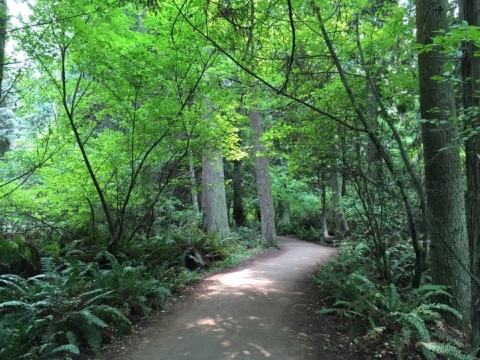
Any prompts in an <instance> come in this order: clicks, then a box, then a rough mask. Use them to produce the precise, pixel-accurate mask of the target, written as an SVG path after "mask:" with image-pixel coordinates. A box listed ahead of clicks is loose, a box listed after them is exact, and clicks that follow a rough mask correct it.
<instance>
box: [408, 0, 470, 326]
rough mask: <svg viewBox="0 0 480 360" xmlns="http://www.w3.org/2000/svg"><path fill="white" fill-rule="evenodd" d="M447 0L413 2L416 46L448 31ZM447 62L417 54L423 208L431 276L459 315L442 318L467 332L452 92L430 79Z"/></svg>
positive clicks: (446, 85) (462, 204) (436, 56)
mask: <svg viewBox="0 0 480 360" xmlns="http://www.w3.org/2000/svg"><path fill="white" fill-rule="evenodd" d="M449 7H450V5H449V3H448V1H447V0H418V2H417V15H416V18H417V37H418V42H419V43H420V44H422V45H427V44H431V43H432V38H433V37H435V36H436V35H437V34H438V33H439V31H441V30H448V19H447V11H448V9H449ZM447 61H448V59H446V57H445V55H442V54H439V53H438V52H436V51H435V50H433V51H428V52H423V53H421V54H419V56H418V69H419V84H420V109H421V115H422V119H424V120H425V122H424V123H423V124H422V136H423V154H424V164H425V165H424V167H425V187H426V193H427V207H428V212H429V225H430V235H431V236H430V239H431V262H432V264H431V265H432V280H433V283H434V284H443V285H446V286H448V287H449V289H450V292H451V293H452V295H453V297H452V298H451V299H444V300H445V301H450V305H451V306H453V307H454V308H455V309H456V310H458V311H459V312H460V313H461V314H462V315H463V319H462V320H459V319H457V318H456V317H454V316H452V315H451V314H448V313H447V314H445V315H446V318H447V321H448V322H449V323H450V324H452V325H456V326H459V327H461V328H462V329H463V330H464V331H468V329H469V323H470V316H471V309H472V307H471V286H470V277H469V274H468V272H467V270H468V269H469V267H470V266H469V253H468V238H467V229H466V222H465V199H464V193H463V189H462V173H461V162H460V148H459V144H458V141H457V140H456V138H457V128H456V125H455V123H454V121H452V120H451V119H452V118H454V117H455V116H456V114H455V102H454V97H453V94H454V91H453V88H452V86H451V84H450V83H449V82H448V81H444V82H443V81H434V80H432V77H433V76H435V75H437V76H438V75H442V74H443V72H444V65H445V63H446V62H447Z"/></svg>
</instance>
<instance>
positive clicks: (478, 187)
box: [459, 0, 480, 345]
mask: <svg viewBox="0 0 480 360" xmlns="http://www.w3.org/2000/svg"><path fill="white" fill-rule="evenodd" d="M459 7H460V19H461V20H463V21H466V22H467V23H468V25H471V26H480V0H461V1H459ZM462 48H463V49H464V50H463V62H462V80H463V108H464V109H465V110H466V111H467V113H468V110H469V109H475V108H476V109H478V108H479V106H480V100H479V97H478V93H479V91H480V84H479V83H478V81H480V58H479V57H478V56H474V54H475V52H478V51H480V48H479V47H477V46H475V43H474V42H469V43H465V44H463V46H462ZM479 126H480V116H479V115H478V114H477V115H473V116H471V117H469V118H468V119H467V121H466V127H467V129H468V128H471V129H476V128H478V127H479ZM467 135H469V138H468V139H467V140H466V142H465V168H466V172H467V196H466V208H467V209H466V210H467V213H466V215H467V233H468V242H469V248H470V266H471V271H472V273H473V275H474V276H475V277H476V278H477V279H478V278H479V275H480V271H479V260H480V244H479V241H480V221H479V219H480V155H479V154H480V136H479V135H470V134H468V133H467ZM474 286H476V288H475V290H476V291H474V292H473V294H474V295H473V303H476V302H477V301H478V300H479V295H478V293H479V291H480V289H479V288H478V286H477V285H476V283H474ZM479 329H480V313H479V312H478V311H475V309H474V314H473V320H472V335H473V336H472V339H473V340H474V343H476V344H477V345H478V344H479V343H480V339H479Z"/></svg>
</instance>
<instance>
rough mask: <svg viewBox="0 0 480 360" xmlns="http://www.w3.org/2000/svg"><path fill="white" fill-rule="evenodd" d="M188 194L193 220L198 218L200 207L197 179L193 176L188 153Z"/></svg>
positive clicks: (193, 167)
mask: <svg viewBox="0 0 480 360" xmlns="http://www.w3.org/2000/svg"><path fill="white" fill-rule="evenodd" d="M189 160H190V162H189V165H190V194H191V195H192V209H193V216H194V217H195V221H197V220H198V219H200V209H199V207H198V193H197V180H196V178H195V166H194V165H193V155H192V153H190V159H189Z"/></svg>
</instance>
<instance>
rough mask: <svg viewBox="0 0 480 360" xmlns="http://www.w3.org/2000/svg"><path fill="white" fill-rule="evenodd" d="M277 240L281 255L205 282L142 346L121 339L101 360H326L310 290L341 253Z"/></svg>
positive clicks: (142, 335) (141, 337)
mask: <svg viewBox="0 0 480 360" xmlns="http://www.w3.org/2000/svg"><path fill="white" fill-rule="evenodd" d="M279 241H280V244H281V248H282V249H281V250H270V251H268V252H266V253H264V254H262V255H260V256H258V257H256V258H255V259H253V260H250V261H248V262H247V263H245V264H243V265H241V266H239V267H238V268H235V269H231V270H228V271H224V272H222V273H219V274H215V275H212V276H210V277H207V278H206V279H204V280H203V281H202V282H201V285H200V286H196V287H195V290H194V291H193V292H192V293H191V294H189V295H187V296H186V299H180V300H179V303H178V305H177V306H175V307H174V308H173V309H172V310H171V311H170V312H169V314H168V315H166V316H164V317H163V318H162V319H159V320H158V321H157V322H156V323H154V324H150V325H149V326H147V327H146V328H143V329H139V330H138V331H137V332H136V336H135V337H134V338H135V339H136V340H131V339H130V340H128V339H125V340H123V341H124V343H122V340H120V343H119V344H117V345H116V346H115V347H114V348H112V349H111V350H109V351H107V352H105V353H104V354H102V357H101V359H105V360H106V359H116V360H176V359H180V360H181V359H191V360H227V359H249V360H256V359H279V360H303V359H324V357H323V356H319V354H318V351H319V346H318V345H320V344H312V340H314V339H312V333H313V334H314V335H315V332H316V335H318V330H314V329H313V328H309V326H310V327H311V326H314V325H312V324H310V325H308V324H309V321H310V323H311V321H312V317H313V314H314V310H315V309H311V308H310V307H309V305H308V304H309V303H308V302H306V301H305V297H306V296H308V295H306V293H305V291H307V290H306V288H308V284H310V286H311V280H309V277H310V275H312V274H313V273H314V271H315V269H316V266H317V264H319V263H321V262H325V261H327V260H328V259H329V258H330V257H331V255H332V254H334V253H335V249H333V248H329V247H324V246H320V245H316V244H313V243H309V242H305V241H300V240H296V239H293V238H287V237H279ZM310 329H312V331H310ZM330 335H332V334H330ZM330 335H328V334H327V335H325V336H330ZM317 337H318V336H317ZM327 341H328V340H327ZM322 347H325V348H326V346H323V345H322ZM328 358H329V357H325V359H328Z"/></svg>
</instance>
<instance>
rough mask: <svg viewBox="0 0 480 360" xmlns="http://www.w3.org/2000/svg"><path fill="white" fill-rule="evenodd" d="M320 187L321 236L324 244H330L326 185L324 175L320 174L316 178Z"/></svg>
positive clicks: (331, 238)
mask: <svg viewBox="0 0 480 360" xmlns="http://www.w3.org/2000/svg"><path fill="white" fill-rule="evenodd" d="M318 177H319V179H318V180H319V181H320V185H321V187H322V220H321V223H322V234H323V239H324V240H325V241H326V242H329V243H330V242H332V240H333V237H332V236H330V234H329V233H328V224H327V185H326V184H325V175H324V174H323V173H322V174H321V175H319V176H318Z"/></svg>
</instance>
